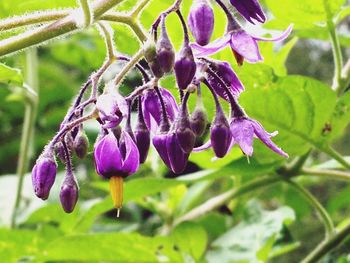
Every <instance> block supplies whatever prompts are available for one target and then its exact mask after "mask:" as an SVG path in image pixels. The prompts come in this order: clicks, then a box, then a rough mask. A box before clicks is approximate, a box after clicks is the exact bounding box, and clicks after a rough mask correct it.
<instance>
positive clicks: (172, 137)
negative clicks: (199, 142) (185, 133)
mask: <svg viewBox="0 0 350 263" xmlns="http://www.w3.org/2000/svg"><path fill="white" fill-rule="evenodd" d="M166 148H167V152H168V158H169V163H170V168H171V170H172V171H173V172H174V173H175V174H179V173H182V172H183V171H184V170H185V168H186V166H187V161H188V157H189V156H190V152H187V153H186V152H184V151H183V149H182V147H181V144H180V140H179V137H178V136H177V134H176V133H170V134H168V136H167V138H166ZM192 149H193V147H192ZM192 149H191V150H192Z"/></svg>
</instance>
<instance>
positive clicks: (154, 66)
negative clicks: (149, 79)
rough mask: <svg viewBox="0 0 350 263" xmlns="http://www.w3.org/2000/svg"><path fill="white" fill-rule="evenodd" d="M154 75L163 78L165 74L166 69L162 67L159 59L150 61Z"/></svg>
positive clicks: (149, 64)
mask: <svg viewBox="0 0 350 263" xmlns="http://www.w3.org/2000/svg"><path fill="white" fill-rule="evenodd" d="M148 66H149V67H150V69H151V71H152V73H153V75H154V76H155V77H157V78H161V77H163V75H164V71H163V70H162V69H161V67H160V64H159V62H158V60H154V61H152V62H149V63H148Z"/></svg>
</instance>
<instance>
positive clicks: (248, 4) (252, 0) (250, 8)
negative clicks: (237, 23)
mask: <svg viewBox="0 0 350 263" xmlns="http://www.w3.org/2000/svg"><path fill="white" fill-rule="evenodd" d="M230 2H231V4H232V5H233V6H234V7H235V8H236V9H237V11H238V12H239V13H240V14H241V15H242V16H244V18H245V19H247V20H248V21H249V22H250V23H252V24H255V23H254V20H253V19H255V20H256V21H258V22H260V23H264V22H265V21H266V16H265V14H264V12H263V10H262V8H261V6H260V4H259V2H258V0H230Z"/></svg>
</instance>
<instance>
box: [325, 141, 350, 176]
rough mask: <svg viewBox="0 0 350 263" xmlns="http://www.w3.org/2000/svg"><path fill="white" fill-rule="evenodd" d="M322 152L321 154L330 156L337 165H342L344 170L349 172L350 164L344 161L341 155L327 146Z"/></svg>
mask: <svg viewBox="0 0 350 263" xmlns="http://www.w3.org/2000/svg"><path fill="white" fill-rule="evenodd" d="M322 150H323V152H325V153H326V154H328V155H329V156H331V157H332V158H333V159H334V160H336V161H337V162H338V163H340V164H341V165H343V166H344V167H345V168H346V169H348V170H350V164H349V163H348V162H347V161H346V160H345V159H344V157H343V156H342V155H341V154H339V153H338V152H337V151H335V150H334V149H333V148H332V147H330V146H329V145H327V146H326V147H324V148H323V149H322Z"/></svg>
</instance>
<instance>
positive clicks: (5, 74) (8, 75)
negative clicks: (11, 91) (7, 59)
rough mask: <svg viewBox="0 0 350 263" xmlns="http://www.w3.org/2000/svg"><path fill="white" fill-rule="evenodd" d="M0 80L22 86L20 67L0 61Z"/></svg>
mask: <svg viewBox="0 0 350 263" xmlns="http://www.w3.org/2000/svg"><path fill="white" fill-rule="evenodd" d="M0 82H2V83H14V84H17V85H20V86H22V84H23V77H22V73H21V71H20V70H19V69H16V68H11V67H8V66H6V65H5V64H2V63H0Z"/></svg>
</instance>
